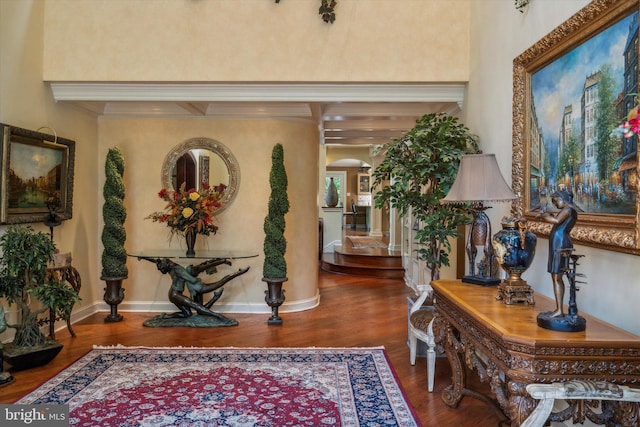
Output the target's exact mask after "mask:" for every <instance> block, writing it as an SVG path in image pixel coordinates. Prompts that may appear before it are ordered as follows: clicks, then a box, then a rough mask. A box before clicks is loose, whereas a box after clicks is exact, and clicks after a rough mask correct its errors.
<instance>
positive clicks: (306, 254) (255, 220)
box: [99, 118, 318, 312]
mask: <svg viewBox="0 0 640 427" xmlns="http://www.w3.org/2000/svg"><path fill="white" fill-rule="evenodd" d="M99 132H100V144H99V145H100V149H99V152H100V157H101V158H103V157H104V156H105V155H106V152H107V150H108V149H109V147H111V146H119V147H120V148H121V149H122V150H123V153H124V157H125V163H126V172H125V185H126V189H127V196H126V198H125V204H126V207H127V222H126V224H125V225H126V229H127V244H126V246H127V252H129V253H131V254H140V253H152V252H153V251H154V250H157V249H159V248H171V249H181V248H184V242H183V241H182V239H180V238H179V237H174V238H173V239H172V240H169V229H168V228H167V227H166V226H165V225H164V224H159V223H154V222H153V221H151V220H145V219H144V218H145V217H147V216H148V215H149V214H150V213H151V212H154V211H158V210H162V208H163V207H164V202H163V201H162V200H161V199H160V198H159V197H158V196H157V193H158V191H160V189H161V188H162V183H161V172H160V170H161V167H162V164H163V161H164V157H165V156H166V154H167V153H168V152H169V151H170V150H171V149H172V148H173V147H174V146H176V145H178V144H179V143H181V142H183V141H185V140H187V139H190V138H196V137H207V138H212V139H215V140H217V141H219V142H221V143H222V144H224V145H226V146H227V147H228V148H229V149H230V151H231V152H232V153H233V155H234V156H235V157H236V159H237V160H238V163H239V166H240V188H239V191H238V193H237V196H236V198H235V200H234V201H233V203H232V204H231V206H230V207H229V208H227V209H225V210H224V212H222V213H221V214H220V215H218V216H217V217H216V221H217V224H218V226H219V227H220V228H219V230H218V233H217V234H215V235H211V236H209V237H205V236H198V239H197V242H196V253H197V250H198V249H210V250H222V251H224V250H231V251H249V252H252V253H254V254H255V255H258V257H257V258H251V259H246V260H237V261H236V262H234V265H233V266H232V267H227V266H222V267H220V268H219V275H222V274H227V273H231V272H233V271H235V270H237V269H238V268H244V267H247V266H248V267H250V270H249V272H247V273H246V274H244V275H242V276H240V277H238V278H236V279H234V280H233V281H232V282H230V283H229V284H228V285H227V286H225V291H224V294H223V295H222V298H221V299H220V301H219V302H217V303H216V307H217V310H218V311H236V312H238V311H249V312H266V311H269V310H270V309H269V307H267V305H266V304H265V303H264V290H265V288H266V285H265V284H264V282H262V264H263V260H264V256H263V252H262V243H263V240H264V231H263V229H262V226H263V221H264V217H265V215H266V213H267V204H268V199H269V194H270V191H271V190H270V188H269V171H270V168H271V150H272V148H273V146H274V145H275V144H276V143H281V144H282V145H283V147H284V153H285V168H286V170H287V176H288V180H289V187H288V195H289V201H290V204H291V208H290V211H289V213H288V214H287V216H286V218H285V219H286V221H287V227H286V231H285V237H286V239H287V242H288V245H287V253H286V260H287V263H288V277H289V281H288V282H287V283H286V284H285V289H286V292H287V294H286V296H287V301H286V302H285V306H283V307H282V310H283V311H286V310H287V309H290V308H291V307H292V304H293V306H295V305H296V304H302V305H305V303H304V302H305V301H306V307H305V308H309V307H312V306H314V305H315V304H316V302H317V301H315V298H316V294H317V274H316V270H317V247H318V243H317V237H318V236H317V228H318V217H317V215H316V212H317V210H316V194H315V192H314V191H309V189H313V188H315V184H316V182H317V180H318V176H317V175H318V172H317V171H318V168H317V164H318V150H317V141H318V134H317V132H318V131H317V127H316V126H315V125H313V124H305V123H293V122H286V121H276V120H265V121H260V120H254V121H248V120H230V121H223V120H219V121H215V120H183V119H113V118H102V119H100V126H99ZM100 179H101V181H103V180H104V177H103V176H102V175H101V177H100ZM128 265H129V271H130V272H129V279H128V280H127V282H128V283H129V284H128V286H127V298H126V301H125V304H123V306H122V307H123V309H127V308H129V309H142V308H143V307H144V306H145V305H147V306H148V307H149V308H151V309H152V308H153V307H156V308H157V307H160V306H161V304H162V303H165V302H166V301H167V297H166V295H167V292H168V290H169V286H170V283H171V282H170V280H169V277H168V276H163V275H161V274H160V273H159V272H158V271H157V269H156V267H155V265H154V264H152V263H150V262H147V261H137V260H135V259H131V260H130V262H129V264H128ZM294 303H295V304H294ZM158 304H160V305H158Z"/></svg>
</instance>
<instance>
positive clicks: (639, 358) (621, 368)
mask: <svg viewBox="0 0 640 427" xmlns="http://www.w3.org/2000/svg"><path fill="white" fill-rule="evenodd" d="M432 286H433V289H434V294H435V320H434V328H433V329H434V334H435V341H436V344H437V345H438V347H439V349H440V350H443V351H444V352H445V353H446V355H447V359H448V360H449V363H450V364H451V370H452V384H451V385H449V386H448V387H447V388H446V389H445V390H444V391H443V394H442V397H443V399H444V401H445V403H446V404H447V405H449V406H451V407H456V406H457V405H458V404H459V403H460V401H461V400H462V398H463V397H464V396H465V395H470V396H473V397H476V398H480V399H482V400H484V401H485V402H487V403H489V404H491V405H493V406H494V407H495V408H496V410H497V411H498V413H499V415H500V416H501V418H502V419H503V421H504V424H506V425H511V426H519V425H520V424H521V423H522V422H523V421H524V419H525V418H526V417H527V416H528V415H529V414H530V413H531V411H533V409H534V407H535V406H536V404H537V401H536V400H535V399H533V398H531V396H530V395H529V394H528V393H527V390H526V386H527V385H528V384H532V383H558V382H560V383H561V382H565V381H569V380H595V381H608V382H611V383H614V384H622V385H633V384H640V337H639V336H637V335H634V334H631V333H629V332H627V331H624V330H622V329H619V328H616V327H614V326H612V325H610V324H608V323H606V322H603V321H601V320H599V319H597V318H594V317H591V316H587V315H585V316H584V317H585V318H586V319H587V328H586V330H585V331H583V332H558V331H552V330H548V329H543V328H540V327H538V326H537V323H536V316H537V314H538V313H539V312H542V311H550V310H552V309H553V308H554V307H555V302H554V301H553V300H551V299H549V298H546V297H545V296H543V295H540V294H535V301H536V303H535V305H506V304H503V303H502V302H500V301H497V300H496V295H497V290H496V288H492V287H482V286H477V285H471V284H466V283H462V282H461V281H459V280H437V281H434V282H432ZM467 368H468V369H470V370H475V371H476V372H477V374H478V375H479V377H480V380H481V381H483V382H486V383H488V384H489V385H490V389H491V394H492V395H491V396H487V395H484V394H480V393H477V392H475V391H473V390H470V389H468V388H467V383H466V375H467V372H468V371H467ZM628 405H629V404H627V406H626V407H625V406H624V405H614V406H613V409H612V410H611V411H610V412H609V413H607V414H604V415H601V414H589V413H587V414H586V417H587V418H590V419H592V421H593V422H596V423H599V424H604V423H605V422H606V421H607V420H606V419H605V418H607V417H608V418H610V419H613V420H616V421H617V422H619V423H620V424H621V425H635V424H632V423H633V420H636V422H637V417H638V406H637V404H635V405H636V406H635V408H632V410H631V411H630V410H629V407H628ZM632 405H634V404H632ZM583 406H584V405H580V404H578V403H577V402H576V401H574V402H571V401H569V408H567V410H565V411H562V412H561V413H559V414H554V415H552V418H550V419H551V420H552V421H564V420H567V419H569V418H571V417H576V418H579V417H583V416H585V408H584V407H583ZM586 412H589V410H587V411H586ZM554 417H555V418H554Z"/></svg>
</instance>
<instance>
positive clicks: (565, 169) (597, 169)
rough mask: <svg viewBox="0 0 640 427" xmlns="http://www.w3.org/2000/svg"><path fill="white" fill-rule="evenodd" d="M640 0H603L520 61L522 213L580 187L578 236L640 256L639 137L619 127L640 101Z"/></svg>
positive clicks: (516, 126) (516, 65)
mask: <svg viewBox="0 0 640 427" xmlns="http://www.w3.org/2000/svg"><path fill="white" fill-rule="evenodd" d="M639 6H640V1H639V0H595V1H593V2H591V3H590V4H589V5H587V6H586V7H584V8H583V9H581V10H580V11H579V12H577V13H576V14H575V15H573V16H572V17H571V18H570V19H568V20H567V21H565V22H564V23H563V24H561V25H560V26H559V27H557V28H556V29H554V30H553V31H552V32H551V33H549V34H548V35H546V36H545V37H544V38H542V39H541V40H539V41H538V42H537V43H535V44H534V45H533V46H531V47H530V48H529V49H527V50H526V51H525V52H523V53H522V54H521V55H519V56H518V57H517V58H515V59H514V61H513V169H512V179H513V181H512V185H513V190H514V191H515V192H516V194H519V195H520V196H521V197H520V198H519V199H518V200H517V201H515V202H514V203H513V206H512V210H513V212H514V214H516V215H518V216H520V217H525V218H526V219H527V220H528V222H529V227H530V229H531V230H532V231H533V232H535V233H536V234H538V235H539V236H542V237H548V235H549V232H550V229H551V224H548V223H546V222H543V221H541V220H540V217H539V215H540V213H541V212H543V211H544V210H546V209H550V210H551V209H552V204H551V197H550V195H551V194H552V193H553V192H554V191H557V190H561V189H566V190H571V191H572V192H573V194H574V202H575V204H576V206H577V207H578V209H579V215H578V218H579V219H578V224H577V225H576V227H575V228H574V229H573V231H572V234H571V236H572V238H573V240H574V242H575V243H577V244H584V245H588V246H594V247H598V248H603V249H609V250H614V251H620V252H626V253H631V254H635V255H640V238H639V232H640V229H639V227H640V225H639V224H640V197H639V196H638V191H639V189H640V178H639V176H640V174H639V172H640V170H639V169H640V168H639V167H638V137H637V136H635V135H633V136H631V137H625V136H623V135H620V134H619V133H616V129H617V128H618V127H619V125H620V124H621V123H622V121H623V120H624V118H625V117H627V116H628V115H629V113H630V112H631V111H632V110H633V109H634V108H635V107H637V94H638V92H639V90H638V11H639V8H640V7H639Z"/></svg>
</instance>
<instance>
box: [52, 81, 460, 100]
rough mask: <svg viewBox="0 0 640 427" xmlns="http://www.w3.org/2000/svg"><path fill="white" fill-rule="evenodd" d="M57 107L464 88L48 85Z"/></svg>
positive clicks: (354, 96)
mask: <svg viewBox="0 0 640 427" xmlns="http://www.w3.org/2000/svg"><path fill="white" fill-rule="evenodd" d="M49 84H50V86H51V90H52V92H53V97H54V99H55V100H56V101H101V102H109V101H111V102H113V101H147V102H149V101H173V102H233V101H236V102H241V101H262V102H266V101H268V102H455V103H457V104H458V105H459V106H462V104H463V102H464V93H465V88H466V83H392V84H386V83H379V84H359V83H96V82H55V81H54V82H49Z"/></svg>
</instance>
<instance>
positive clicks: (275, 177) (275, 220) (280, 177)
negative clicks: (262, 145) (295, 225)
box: [262, 144, 289, 324]
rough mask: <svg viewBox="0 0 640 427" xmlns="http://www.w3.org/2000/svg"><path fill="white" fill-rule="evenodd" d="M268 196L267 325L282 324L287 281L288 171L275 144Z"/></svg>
mask: <svg viewBox="0 0 640 427" xmlns="http://www.w3.org/2000/svg"><path fill="white" fill-rule="evenodd" d="M269 184H270V185H271V195H270V196H269V207H268V213H267V216H266V217H265V219H264V234H265V237H264V265H263V269H262V276H263V279H262V280H264V281H265V282H267V285H268V289H267V291H265V294H266V296H265V301H266V302H267V304H268V305H269V306H270V307H271V309H272V315H271V318H270V319H269V321H268V323H269V324H281V323H282V319H281V318H280V317H279V316H278V308H279V307H280V305H282V303H283V302H284V298H285V297H284V291H283V290H282V283H283V282H286V281H287V262H286V260H285V258H284V254H285V252H286V250H287V241H286V239H285V237H284V229H285V219H284V216H285V215H286V213H287V212H289V197H288V195H287V185H288V181H287V171H286V170H285V167H284V149H283V147H282V144H276V145H275V146H274V147H273V151H272V153H271V172H270V174H269Z"/></svg>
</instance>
